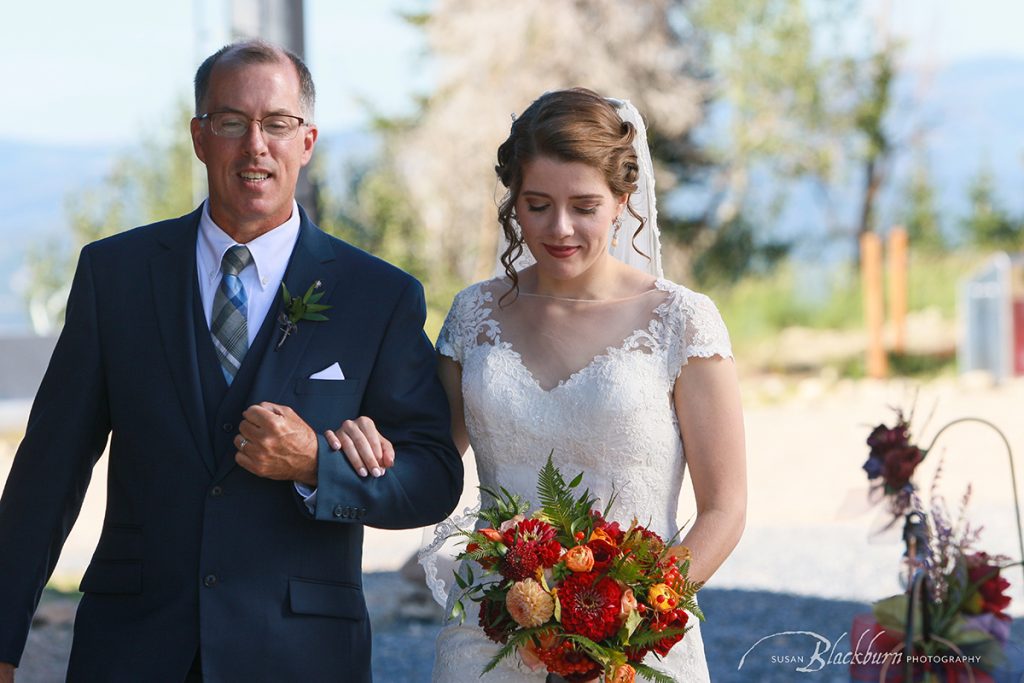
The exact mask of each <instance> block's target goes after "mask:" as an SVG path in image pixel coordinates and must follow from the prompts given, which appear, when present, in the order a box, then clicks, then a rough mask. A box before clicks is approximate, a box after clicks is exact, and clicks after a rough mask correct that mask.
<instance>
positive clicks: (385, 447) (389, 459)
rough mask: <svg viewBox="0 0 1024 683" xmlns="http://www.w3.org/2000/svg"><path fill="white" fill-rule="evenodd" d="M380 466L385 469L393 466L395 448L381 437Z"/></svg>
mask: <svg viewBox="0 0 1024 683" xmlns="http://www.w3.org/2000/svg"><path fill="white" fill-rule="evenodd" d="M380 464H381V465H382V466H383V467H384V468H385V469H387V468H388V467H391V466H392V465H394V464H395V447H394V446H393V445H392V443H391V442H390V441H388V440H387V439H386V438H384V437H383V436H381V437H380Z"/></svg>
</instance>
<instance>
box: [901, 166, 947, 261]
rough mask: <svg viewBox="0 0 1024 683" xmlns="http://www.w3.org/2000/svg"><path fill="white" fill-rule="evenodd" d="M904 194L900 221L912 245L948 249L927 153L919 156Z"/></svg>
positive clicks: (918, 248)
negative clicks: (929, 171)
mask: <svg viewBox="0 0 1024 683" xmlns="http://www.w3.org/2000/svg"><path fill="white" fill-rule="evenodd" d="M903 195H904V200H903V207H902V210H901V211H900V221H901V222H902V223H903V226H904V227H905V228H906V230H907V237H908V238H909V239H910V245H911V248H912V249H914V250H915V251H924V252H942V251H945V250H946V240H945V238H944V237H943V235H942V226H941V225H940V218H939V210H938V207H937V206H936V205H935V188H934V187H933V186H932V182H931V178H930V175H929V173H928V161H927V159H926V158H925V157H924V156H923V155H919V156H918V157H917V160H916V162H915V164H914V169H913V171H912V172H911V175H910V179H909V180H908V181H907V184H906V186H905V187H904V189H903Z"/></svg>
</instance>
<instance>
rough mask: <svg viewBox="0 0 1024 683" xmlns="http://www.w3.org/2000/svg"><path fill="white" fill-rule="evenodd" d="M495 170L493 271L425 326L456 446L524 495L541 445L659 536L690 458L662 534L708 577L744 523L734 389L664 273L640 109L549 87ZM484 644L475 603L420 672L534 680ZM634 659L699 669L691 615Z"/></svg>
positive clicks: (704, 305) (675, 669) (455, 678)
mask: <svg viewBox="0 0 1024 683" xmlns="http://www.w3.org/2000/svg"><path fill="white" fill-rule="evenodd" d="M496 170H497V173H498V177H499V179H500V180H501V182H502V183H503V184H504V185H505V187H507V188H508V194H507V196H506V197H505V199H504V200H503V202H502V203H501V205H500V207H499V212H498V217H499V222H500V224H501V227H502V229H503V231H504V234H505V238H506V240H507V248H506V249H505V250H504V252H503V253H502V254H501V258H500V261H501V264H502V266H503V270H504V274H503V276H502V277H498V278H495V279H492V280H488V281H486V282H480V283H477V284H474V285H472V286H470V287H468V288H467V289H465V290H463V291H462V292H460V293H459V294H458V295H457V296H456V297H455V301H454V303H453V304H452V307H451V310H450V312H449V313H448V316H447V319H446V320H445V323H444V327H443V328H442V330H441V334H440V337H439V339H438V342H437V349H438V351H439V353H440V368H439V372H440V374H441V379H442V382H443V384H444V386H445V389H446V391H447V393H448V398H449V401H450V403H451V412H452V436H453V438H454V440H455V444H456V446H457V447H458V448H459V450H460V452H461V453H463V454H465V453H466V451H467V449H468V448H469V447H470V446H472V448H473V452H474V454H475V456H476V461H477V473H478V475H479V478H480V483H481V484H483V485H486V486H489V487H493V488H495V489H497V487H498V486H502V487H505V488H506V489H508V490H510V491H512V492H515V493H518V494H520V495H522V496H523V497H524V498H525V499H526V500H530V499H531V496H532V494H533V493H534V491H535V487H536V480H537V473H538V472H539V470H540V468H541V466H542V465H543V464H544V462H545V461H546V459H547V456H548V453H550V452H551V451H552V449H554V461H555V464H556V465H557V466H558V467H559V468H560V469H561V470H562V471H563V472H565V473H566V474H567V475H568V476H574V475H575V474H576V473H577V472H580V471H583V472H585V475H584V477H585V478H584V485H585V486H587V487H589V488H590V489H591V491H592V492H593V493H594V494H595V495H597V496H600V497H601V499H602V501H607V500H608V499H609V496H610V495H611V493H612V489H613V486H614V488H615V490H616V491H617V499H616V501H617V502H616V504H615V506H614V507H613V509H612V510H611V512H610V518H611V519H618V520H619V521H621V522H622V523H624V524H628V522H629V520H630V519H631V518H632V517H637V518H638V519H640V520H642V521H647V520H650V525H649V526H650V528H652V529H653V530H655V531H657V532H658V533H659V534H661V535H662V537H663V538H666V539H668V538H671V537H673V536H674V535H675V534H676V532H677V531H678V529H679V526H678V523H677V520H676V509H677V507H678V502H679V492H680V487H681V486H682V483H683V475H684V472H685V469H686V467H687V465H688V466H689V470H690V479H691V481H692V484H693V490H694V495H695V500H696V506H697V515H696V517H695V518H694V520H693V523H692V524H691V525H690V526H689V527H688V529H687V531H686V533H685V535H684V536H683V537H682V539H681V540H680V541H678V542H679V545H678V546H676V547H674V548H672V550H671V551H670V552H672V553H676V554H683V553H685V552H686V549H687V548H688V549H689V551H690V552H691V553H692V562H691V565H690V576H691V578H693V579H695V580H699V581H705V580H707V579H708V578H709V577H711V575H712V574H713V573H714V571H715V570H716V569H717V568H718V567H719V565H720V564H721V563H722V562H723V561H724V560H725V558H726V557H727V556H728V555H729V553H730V552H731V551H732V549H733V548H734V547H735V545H736V543H737V542H738V540H739V537H740V534H741V533H742V529H743V524H744V514H745V509H746V480H745V462H744V461H745V455H744V439H743V421H742V413H741V408H740V401H739V390H738V383H737V379H736V373H735V368H734V365H733V362H732V354H731V350H730V345H729V338H728V333H727V332H726V329H725V326H724V324H723V322H722V319H721V317H720V315H719V313H718V310H717V309H716V308H715V306H714V304H713V303H712V302H711V300H710V299H708V298H707V297H706V296H704V295H702V294H698V293H696V292H693V291H691V290H689V289H687V288H686V287H683V286H681V285H678V284H675V283H673V282H670V281H668V280H665V279H664V278H662V277H661V263H660V243H659V237H658V228H657V216H656V212H655V206H654V188H653V184H654V181H653V174H652V170H651V162H650V153H649V151H648V148H647V140H646V133H645V131H644V128H643V121H642V119H641V118H640V116H639V114H638V113H637V111H636V109H635V108H634V107H633V106H632V105H631V104H629V103H628V102H619V101H614V100H606V99H604V98H602V97H600V96H598V95H597V94H595V93H593V92H591V91H589V90H584V89H573V90H563V91H557V92H550V93H547V94H545V95H543V96H541V97H540V98H539V99H538V100H536V101H535V102H534V103H533V104H531V105H530V106H529V107H528V108H527V109H526V111H525V112H523V114H522V116H520V117H519V118H517V119H516V120H515V122H514V123H513V125H512V130H511V133H510V135H509V137H508V139H507V140H506V141H505V142H504V143H503V144H502V145H501V146H500V147H499V148H498V165H497V167H496ZM524 247H525V248H524ZM684 453H685V456H684ZM488 502H489V501H487V500H485V501H484V504H485V505H486V504H487V503H488ZM451 528H452V527H451V526H448V527H445V526H444V525H442V527H441V528H439V530H438V539H439V541H438V543H437V544H435V545H440V540H441V539H442V537H443V536H444V535H445V534H446V532H449V531H450V530H451ZM434 551H436V548H429V549H427V551H426V552H425V553H424V558H423V560H422V561H423V562H424V565H425V568H426V571H427V576H428V581H430V583H431V587H432V589H433V590H434V592H435V596H437V597H440V598H441V599H442V600H444V599H446V598H449V599H450V598H451V596H449V595H447V593H448V589H449V588H450V586H449V585H448V584H447V583H446V582H448V581H449V577H450V576H451V572H450V571H447V572H445V571H439V570H438V567H437V566H436V562H437V560H438V555H439V553H437V552H434ZM474 608H475V606H474ZM710 618H711V619H714V615H713V614H712V615H710ZM690 623H691V624H696V623H697V620H695V619H693V620H691V621H690ZM497 648H498V646H497V645H496V644H495V643H494V642H492V641H491V640H489V639H488V638H487V637H486V636H485V635H484V633H483V631H482V630H481V628H480V627H479V626H478V625H477V615H476V613H475V609H474V610H473V611H472V612H471V613H470V614H469V615H468V616H467V619H466V620H465V622H464V623H462V624H457V623H453V624H451V625H449V626H447V627H446V628H445V629H443V631H442V632H441V634H440V636H439V637H438V640H437V646H436V657H435V663H434V672H433V680H434V681H435V682H444V683H449V682H450V683H456V682H457V683H465V682H466V681H474V680H481V681H485V682H488V683H503V682H507V683H527V682H535V681H537V682H539V681H543V680H544V678H545V674H544V673H543V671H536V672H534V671H531V670H529V669H528V668H527V667H525V666H524V665H523V664H521V663H519V662H518V659H517V658H515V657H510V658H506V659H505V660H504V661H503V662H502V663H501V664H499V666H498V667H497V668H496V669H494V670H493V671H491V672H489V673H488V674H487V675H485V676H483V677H481V676H480V671H481V670H482V669H483V667H484V666H485V665H486V663H487V662H488V661H489V660H490V659H491V657H492V656H493V655H494V653H495V652H496V651H497ZM646 663H647V664H650V665H652V666H654V667H655V668H658V669H661V670H662V671H664V672H666V673H668V674H669V675H671V676H673V677H674V678H675V679H676V680H677V681H678V682H679V683H684V682H692V681H707V680H709V676H708V670H707V664H706V662H705V659H704V649H703V644H702V642H701V636H700V631H699V627H698V626H696V625H695V626H694V628H693V629H692V630H691V631H690V632H689V633H688V634H687V635H686V637H685V638H684V639H683V640H682V641H681V642H680V643H678V644H677V645H676V646H675V647H674V648H673V649H672V650H671V652H670V653H669V655H668V656H667V657H666V658H665V659H664V660H662V661H660V662H659V661H657V660H656V659H655V658H654V657H653V656H648V659H647V661H646Z"/></svg>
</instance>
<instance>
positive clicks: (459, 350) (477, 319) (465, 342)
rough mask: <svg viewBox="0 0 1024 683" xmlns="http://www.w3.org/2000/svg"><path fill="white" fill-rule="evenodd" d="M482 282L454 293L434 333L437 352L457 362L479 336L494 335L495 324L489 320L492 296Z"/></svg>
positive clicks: (461, 359)
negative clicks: (445, 314) (441, 322)
mask: <svg viewBox="0 0 1024 683" xmlns="http://www.w3.org/2000/svg"><path fill="white" fill-rule="evenodd" d="M486 284H487V283H486V282H478V283H476V284H475V285H470V286H469V287H467V288H466V289H464V290H462V291H461V292H459V293H458V294H456V295H455V299H454V301H452V307H451V308H450V309H449V310H448V315H447V316H446V317H445V319H444V325H442V326H441V332H440V333H439V334H438V335H437V344H436V346H437V350H438V352H439V353H441V354H443V355H445V356H448V357H449V358H451V359H452V360H454V361H456V362H458V363H459V364H462V362H463V359H464V358H465V354H466V351H468V350H470V349H471V348H472V347H473V346H475V345H476V344H477V343H478V342H479V341H480V340H481V339H482V338H483V339H491V340H493V339H494V338H495V336H496V335H497V323H495V322H494V321H493V320H491V319H490V314H491V308H490V304H491V302H492V301H493V299H494V295H493V294H492V293H491V292H490V291H489V289H488V288H487V287H485V285H486Z"/></svg>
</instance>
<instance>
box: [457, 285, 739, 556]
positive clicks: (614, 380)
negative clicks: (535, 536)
mask: <svg viewBox="0 0 1024 683" xmlns="http://www.w3.org/2000/svg"><path fill="white" fill-rule="evenodd" d="M655 288H656V291H654V292H652V293H651V294H652V295H653V296H648V297H646V299H645V300H644V301H641V302H639V304H640V306H643V305H645V304H647V303H649V304H650V306H649V312H648V313H647V315H646V318H647V320H646V323H647V324H646V325H644V326H642V327H640V328H638V329H635V330H633V331H632V332H631V333H629V334H628V336H626V337H625V338H624V339H622V340H621V341H619V343H618V344H617V345H610V346H608V347H607V348H606V349H605V351H604V353H601V354H600V355H597V356H595V357H593V358H592V359H591V360H590V361H589V362H588V363H586V364H585V365H583V366H582V368H580V369H579V370H577V371H575V372H573V373H572V374H571V375H570V376H569V377H568V378H567V379H564V380H562V381H560V382H559V383H558V384H556V385H555V386H553V387H551V388H549V389H544V388H543V387H542V386H541V384H540V382H539V381H538V380H537V378H535V377H534V376H533V374H532V373H531V371H530V370H529V369H528V368H527V366H526V364H525V363H524V360H523V357H522V356H520V353H519V352H518V351H517V349H516V348H514V347H513V345H512V343H511V342H509V341H507V340H506V339H505V335H503V330H502V324H501V322H500V316H499V315H496V308H497V303H496V300H497V299H498V298H499V297H500V295H501V291H502V285H500V284H499V283H498V282H497V281H493V280H492V281H489V282H483V283H478V284H476V285H473V286H471V287H469V288H467V289H465V290H463V291H462V292H460V293H459V294H458V295H457V296H456V298H455V302H454V304H453V305H452V308H451V311H450V313H449V315H448V317H447V319H446V321H445V324H444V327H443V328H442V331H441V335H440V338H439V340H438V350H439V351H440V352H441V353H442V354H444V355H446V356H449V357H451V358H453V359H454V360H456V361H457V362H459V364H460V365H461V367H462V391H463V401H464V404H465V419H466V428H467V431H468V433H469V439H470V443H471V445H472V447H473V451H474V453H475V455H476V460H477V473H478V475H479V477H480V481H481V483H482V484H488V485H495V484H500V485H501V486H504V487H505V488H507V489H509V490H512V491H515V492H517V493H520V494H521V495H524V496H525V497H526V498H527V499H529V498H530V497H531V495H532V494H533V493H534V490H535V487H536V480H537V472H539V470H540V468H541V466H542V465H543V464H544V462H545V460H546V459H547V456H548V454H549V453H551V452H552V451H553V452H554V462H555V463H556V465H558V466H559V467H560V468H561V469H562V471H563V473H564V474H565V475H566V476H568V477H573V476H575V475H576V474H577V473H578V472H580V471H583V472H585V475H584V483H585V485H586V486H588V487H590V489H591V491H593V492H594V493H595V494H597V495H598V496H600V498H601V502H602V503H603V502H606V501H607V500H608V499H609V496H610V495H611V493H612V489H613V488H614V489H615V491H616V495H617V502H616V505H615V507H614V508H613V510H612V512H611V516H612V517H613V518H619V519H620V521H621V522H622V523H628V522H629V519H631V518H632V517H633V516H636V517H638V518H639V519H641V520H648V519H649V520H650V521H651V524H652V526H653V528H654V529H655V530H656V531H658V533H661V534H664V535H666V536H665V537H666V538H668V537H670V536H671V535H672V534H674V533H675V532H676V530H677V527H676V522H675V514H676V507H677V505H678V502H679V491H680V487H681V485H682V481H683V475H684V471H685V459H684V456H683V444H682V441H681V439H680V435H679V424H678V420H677V419H676V413H675V408H674V405H673V388H674V385H675V379H676V377H677V376H678V375H679V372H680V369H681V368H682V366H683V365H684V364H685V363H686V362H687V359H688V358H691V357H694V356H700V357H709V356H713V355H721V356H728V355H731V351H730V347H729V337H728V333H727V332H726V330H725V326H724V324H723V323H722V319H721V316H720V315H719V314H718V311H717V309H716V308H715V306H714V304H713V303H712V302H711V300H710V299H708V298H707V297H706V296H704V295H701V294H697V293H695V292H693V291H691V290H689V289H687V288H685V287H682V286H680V285H676V284H674V283H671V282H669V281H667V280H658V281H657V282H656V283H655ZM613 305H614V304H613ZM624 305H625V304H624ZM630 305H631V307H632V308H634V309H635V308H636V304H633V303H631V304H630ZM616 341H618V340H616ZM613 344H614V342H613ZM485 504H486V501H485ZM616 513H618V514H616Z"/></svg>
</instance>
